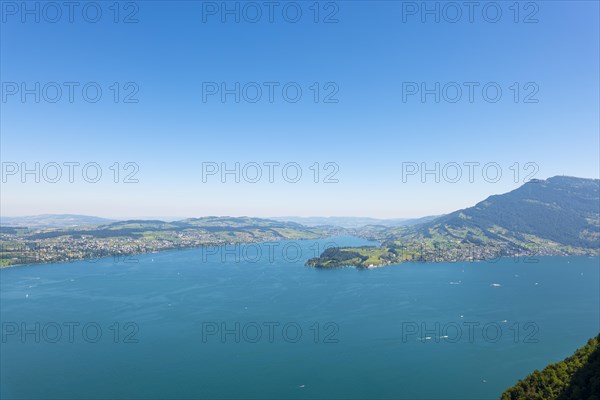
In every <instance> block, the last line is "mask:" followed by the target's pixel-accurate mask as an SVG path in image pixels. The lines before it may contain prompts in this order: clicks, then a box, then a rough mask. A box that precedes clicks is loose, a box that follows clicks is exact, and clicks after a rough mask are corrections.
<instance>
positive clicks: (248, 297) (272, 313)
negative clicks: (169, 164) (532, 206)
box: [0, 237, 600, 399]
mask: <svg viewBox="0 0 600 400" xmlns="http://www.w3.org/2000/svg"><path fill="white" fill-rule="evenodd" d="M331 242H335V244H337V245H357V244H366V243H368V242H365V241H363V240H361V239H356V238H352V237H337V238H333V239H328V240H319V241H297V242H281V243H278V244H277V245H275V244H272V243H269V244H263V245H261V247H257V246H243V247H228V248H226V249H224V248H219V249H216V248H212V249H190V250H182V251H168V252H162V253H156V254H145V255H139V256H134V257H133V258H132V259H117V260H115V259H113V258H106V259H101V260H95V261H94V262H90V261H79V262H73V263H61V264H51V265H36V266H25V267H17V268H8V269H2V270H1V271H0V279H1V281H0V294H1V303H0V312H1V313H0V319H1V322H2V328H3V329H2V343H1V350H2V351H1V352H0V367H1V368H0V379H1V381H2V385H1V389H0V397H2V398H27V399H34V398H61V399H64V398H76V399H81V398H92V397H93V398H127V397H130V398H163V399H164V398H229V399H230V398H277V399H283V398H330V397H334V398H394V399H409V398H411V399H412V398H415V399H419V398H420V399H451V398H453V399H487V398H489V399H492V398H497V397H498V396H499V395H500V393H501V392H502V391H503V390H504V389H505V388H507V387H508V386H511V385H513V384H514V383H515V382H516V381H517V380H518V379H519V378H522V377H524V376H525V375H527V374H528V373H530V372H532V371H533V370H534V369H536V368H537V369H540V368H543V367H544V366H546V365H547V364H548V363H550V362H554V361H558V360H561V359H563V358H564V357H566V356H568V355H570V354H572V353H573V352H574V351H575V349H576V348H577V347H581V346H582V345H584V344H585V342H586V341H587V340H588V339H589V338H590V337H592V336H594V335H597V334H598V332H599V330H600V321H599V318H600V317H599V314H600V310H599V302H600V301H599V293H600V288H599V281H600V275H599V269H600V268H599V261H600V260H599V259H598V258H597V257H595V258H589V257H540V258H537V259H535V258H534V259H514V258H505V259H501V260H497V261H495V262H479V263H468V262H464V263H426V264H417V263H415V264H402V265H396V266H389V267H386V268H378V269H372V270H367V271H359V270H355V269H352V268H346V269H337V270H316V269H312V268H308V267H305V266H304V262H305V261H306V259H308V258H310V257H313V256H315V253H318V252H320V251H322V250H323V247H324V246H325V245H326V244H327V243H331ZM536 261H537V262H536ZM451 282H452V283H451ZM494 284H496V285H500V286H492V285H494ZM36 324H37V325H36ZM446 336H447V337H446Z"/></svg>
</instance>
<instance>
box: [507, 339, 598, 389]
mask: <svg viewBox="0 0 600 400" xmlns="http://www.w3.org/2000/svg"><path fill="white" fill-rule="evenodd" d="M599 341H600V335H599V336H597V337H595V338H593V339H590V340H589V341H588V343H587V344H586V345H585V346H584V347H582V348H581V349H579V350H577V351H576V352H575V354H573V355H572V356H571V357H568V358H566V359H565V360H563V361H561V362H557V363H555V364H550V365H548V366H547V367H546V368H544V369H543V370H542V371H541V372H540V371H537V370H536V371H535V372H533V373H532V374H531V375H529V376H527V377H526V378H525V379H523V380H521V381H519V382H518V383H517V384H516V385H515V386H513V387H512V388H510V389H508V390H506V391H505V392H504V393H503V394H502V397H501V400H599V399H600V345H599Z"/></svg>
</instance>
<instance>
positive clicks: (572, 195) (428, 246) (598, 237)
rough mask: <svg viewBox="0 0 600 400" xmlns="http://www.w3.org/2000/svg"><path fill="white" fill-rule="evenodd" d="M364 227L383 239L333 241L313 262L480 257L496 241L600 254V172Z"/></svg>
mask: <svg viewBox="0 0 600 400" xmlns="http://www.w3.org/2000/svg"><path fill="white" fill-rule="evenodd" d="M358 234H361V232H360V231H359V232H358ZM362 234H363V236H365V237H368V238H371V239H375V240H379V241H381V242H383V246H381V247H379V248H345V249H341V250H332V249H328V250H327V253H325V254H323V255H322V256H321V257H318V258H315V259H312V260H309V262H308V264H309V265H312V266H317V267H336V266H342V265H354V266H357V267H369V266H379V265H386V264H391V263H398V262H402V261H411V260H423V261H431V260H432V259H440V260H461V259H477V258H484V257H489V256H492V255H493V253H494V251H496V250H495V249H497V251H498V252H500V251H502V252H504V253H505V254H509V253H519V252H535V253H536V254H541V255H552V254H598V253H599V252H600V180H598V179H585V178H575V177H566V176H556V177H553V178H549V179H547V180H531V181H530V182H528V183H526V184H524V185H523V186H521V187H519V188H517V189H515V190H513V191H511V192H508V193H505V194H502V195H495V196H490V197H488V198H487V199H485V200H484V201H482V202H480V203H477V204H476V205H475V206H473V207H469V208H466V209H464V210H458V211H455V212H453V213H450V214H447V215H443V216H441V217H438V218H435V219H433V220H431V221H428V222H424V223H421V224H416V225H413V226H401V227H389V228H386V229H377V230H374V229H370V230H364V231H363V232H362Z"/></svg>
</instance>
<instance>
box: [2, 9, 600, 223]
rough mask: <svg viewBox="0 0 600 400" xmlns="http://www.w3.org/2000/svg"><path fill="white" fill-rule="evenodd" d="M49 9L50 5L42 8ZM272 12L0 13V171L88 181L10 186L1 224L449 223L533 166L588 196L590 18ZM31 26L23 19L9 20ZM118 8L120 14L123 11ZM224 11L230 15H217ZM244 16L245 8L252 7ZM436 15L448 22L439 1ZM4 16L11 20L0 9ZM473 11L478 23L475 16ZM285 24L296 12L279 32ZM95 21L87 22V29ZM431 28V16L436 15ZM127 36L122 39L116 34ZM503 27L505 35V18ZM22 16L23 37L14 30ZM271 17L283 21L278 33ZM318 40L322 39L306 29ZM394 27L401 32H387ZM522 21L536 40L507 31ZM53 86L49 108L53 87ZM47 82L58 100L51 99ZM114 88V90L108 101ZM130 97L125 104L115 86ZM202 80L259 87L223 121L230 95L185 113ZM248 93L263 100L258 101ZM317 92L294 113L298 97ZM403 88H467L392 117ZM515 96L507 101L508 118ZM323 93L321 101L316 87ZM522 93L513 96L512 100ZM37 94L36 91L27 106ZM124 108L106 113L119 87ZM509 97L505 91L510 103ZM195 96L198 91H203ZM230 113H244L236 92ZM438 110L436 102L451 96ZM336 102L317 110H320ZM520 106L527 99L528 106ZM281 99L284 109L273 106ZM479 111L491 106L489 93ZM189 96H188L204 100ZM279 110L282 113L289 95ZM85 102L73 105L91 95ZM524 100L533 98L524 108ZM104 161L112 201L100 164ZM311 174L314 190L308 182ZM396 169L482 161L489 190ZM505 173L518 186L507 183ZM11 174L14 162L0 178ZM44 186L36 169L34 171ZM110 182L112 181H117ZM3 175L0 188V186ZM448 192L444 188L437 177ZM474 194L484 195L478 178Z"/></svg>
mask: <svg viewBox="0 0 600 400" xmlns="http://www.w3.org/2000/svg"><path fill="white" fill-rule="evenodd" d="M61 3H62V2H58V4H61ZM289 3H293V2H280V6H278V7H276V8H275V9H274V14H273V22H269V15H268V14H269V10H268V9H267V8H265V7H264V6H263V8H262V10H261V11H262V16H261V18H260V19H259V20H258V22H256V23H252V22H251V21H248V20H249V19H252V18H254V17H255V15H256V14H255V10H254V9H251V8H246V9H244V5H245V3H239V7H240V22H239V23H237V22H235V15H225V17H226V19H225V21H224V22H223V21H222V18H223V16H222V14H221V12H222V10H221V9H218V10H216V14H213V12H214V11H215V10H214V7H215V6H216V7H217V8H221V7H222V2H220V1H219V2H208V3H207V2H199V1H185V2H183V1H181V2H172V1H171V2H161V1H138V2H122V3H120V7H119V8H120V10H119V11H120V12H119V15H118V16H117V19H118V20H119V23H115V22H114V18H115V14H114V9H113V8H111V7H113V6H112V5H113V2H112V1H109V2H98V3H95V4H100V5H101V7H100V9H101V10H102V16H101V17H100V19H99V21H98V22H96V23H91V22H88V21H87V20H86V19H85V18H83V15H82V9H81V8H82V6H83V5H85V4H87V3H86V2H81V5H82V6H80V7H79V8H77V9H75V10H74V11H73V22H72V23H70V22H69V10H68V9H67V8H63V9H62V10H61V12H62V17H60V18H58V21H57V22H55V23H52V22H51V21H49V20H51V19H53V18H55V16H56V13H55V11H56V10H53V9H51V8H45V9H44V5H45V3H38V4H39V5H38V7H40V14H39V17H40V22H36V21H35V17H36V15H35V14H31V15H30V14H27V13H25V14H23V10H22V9H21V7H22V6H21V2H20V1H19V2H2V25H1V39H0V44H1V50H0V69H1V81H2V83H3V87H2V96H3V98H2V103H0V105H1V107H2V110H1V123H0V124H1V125H0V128H1V133H2V135H1V150H0V152H1V156H2V162H3V163H4V164H3V166H4V168H5V169H6V168H10V167H9V166H8V164H7V163H17V165H19V168H20V167H21V163H26V165H28V166H29V167H30V168H33V166H34V163H35V162H39V163H40V165H41V166H42V167H43V166H47V165H49V164H48V163H52V162H56V163H58V164H60V165H63V163H64V162H79V163H80V164H81V165H83V164H85V163H88V162H96V163H98V165H100V167H101V168H102V173H103V175H102V179H100V181H99V182H98V183H88V182H86V181H85V180H83V179H82V178H81V170H80V169H77V168H76V169H75V176H74V182H73V183H71V182H69V181H68V178H67V177H66V173H67V172H68V170H67V167H65V166H63V167H62V173H63V177H62V179H60V180H59V181H58V182H57V183H51V182H49V181H48V180H47V179H44V177H43V176H42V177H41V182H40V183H36V182H34V177H33V176H32V175H27V176H25V178H26V179H25V182H21V181H22V179H21V175H20V171H19V172H18V173H17V174H16V175H7V176H6V177H5V178H6V179H5V181H6V182H5V183H3V184H2V193H1V200H2V205H1V210H0V211H1V213H2V215H28V214H39V213H78V214H92V215H99V216H107V217H136V216H137V217H139V216H175V217H176V216H182V217H187V216H201V215H253V216H284V215H301V216H311V215H323V216H328V215H336V216H341V215H354V216H372V217H390V218H392V217H416V216H422V215H429V214H439V213H445V212H450V211H453V210H455V209H458V208H464V207H468V206H471V205H473V204H474V203H476V202H477V201H479V200H481V199H483V198H485V197H487V196H488V195H491V194H496V193H502V192H506V191H509V190H512V189H513V188H516V187H517V186H519V185H520V184H522V180H523V178H524V177H525V175H526V173H527V172H528V171H533V170H532V169H529V170H525V169H524V165H525V164H526V163H528V162H530V163H535V165H536V166H537V169H536V174H535V177H536V178H547V177H549V176H553V175H559V174H565V175H573V176H580V177H588V178H598V175H599V168H600V165H599V160H600V154H599V151H600V142H599V131H600V128H599V114H598V113H599V111H598V110H599V109H600V104H599V85H600V82H599V78H598V71H599V69H600V66H599V46H600V44H599V7H598V2H597V1H542V2H535V3H534V6H532V5H531V4H528V3H531V2H521V3H520V5H519V15H518V16H515V9H514V8H511V7H512V4H513V2H512V1H510V2H496V3H493V4H494V5H499V8H500V10H501V12H502V15H501V17H500V19H499V21H498V22H496V23H492V22H489V21H488V20H492V19H493V18H495V16H494V13H495V8H489V7H488V8H487V9H486V10H487V14H485V15H484V14H483V11H482V8H483V6H485V5H486V4H488V3H490V2H480V6H479V7H478V8H475V10H474V14H473V22H469V15H468V9H466V8H463V9H462V10H461V11H462V13H463V15H462V17H461V18H460V19H459V20H458V22H456V23H451V22H448V21H446V20H445V18H444V17H446V19H450V18H453V17H454V15H455V10H452V9H449V8H445V9H444V5H445V3H436V2H428V3H427V4H428V5H429V6H430V7H431V8H434V7H436V4H438V7H440V13H441V14H440V22H439V23H438V22H436V21H435V16H432V15H425V17H426V20H425V22H422V20H421V17H422V15H421V14H420V12H421V11H422V10H420V9H419V10H416V14H415V15H413V14H412V12H413V11H414V9H413V8H411V7H413V6H414V5H416V6H417V7H421V4H422V2H417V3H412V2H400V1H399V2H391V1H385V2H384V1H381V2H377V1H372V2H371V1H370V2H366V1H338V2H320V4H319V5H320V12H319V15H318V20H319V22H318V23H315V22H314V18H315V13H314V6H313V2H312V1H310V2H295V3H293V4H292V5H290V6H288V9H287V14H286V15H285V18H284V15H283V11H282V8H283V7H282V6H283V5H286V4H289ZM27 4H28V7H30V8H31V9H35V4H36V2H28V3H27ZM132 4H133V5H132ZM227 4H228V7H230V8H231V9H234V7H235V6H236V2H228V3H227ZM253 4H258V5H261V4H263V2H262V1H261V2H257V3H253ZM455 4H462V2H458V3H455ZM15 7H16V8H17V9H15ZM490 7H491V6H490ZM296 8H300V9H301V10H302V16H301V17H300V20H299V21H298V22H297V23H291V22H288V20H290V19H293V18H294V13H295V10H296ZM94 12H95V9H93V8H92V7H88V9H87V13H88V14H87V16H88V17H87V18H88V19H93V18H94ZM444 13H445V14H444ZM130 14H133V16H132V17H131V18H134V19H137V21H138V22H137V23H123V19H125V18H126V16H128V15H130ZM515 17H517V19H518V21H519V22H518V23H515V21H514V19H515ZM22 18H25V22H22ZM286 18H287V20H286ZM326 18H329V19H337V21H338V22H337V23H324V21H323V20H324V19H326ZM403 19H404V20H405V21H403ZM533 19H536V20H537V21H538V22H537V23H525V22H524V20H528V21H530V20H533ZM23 82H25V83H26V86H27V87H28V88H30V89H31V88H34V87H35V83H36V82H40V87H41V89H40V91H39V93H40V96H41V100H40V102H39V103H36V102H35V94H29V95H26V97H25V101H24V102H23V101H22V99H21V92H20V91H21V89H22V88H21V87H20V86H17V89H18V92H17V93H16V94H11V93H12V92H14V90H15V87H14V86H13V83H16V84H17V85H21V84H22V83H23ZM48 82H57V83H58V84H59V85H63V86H62V87H63V92H62V97H60V99H59V100H58V101H57V102H56V103H51V102H49V101H47V100H48V99H50V98H53V97H54V96H55V94H54V93H55V92H54V90H55V88H54V87H53V86H52V84H51V85H49V86H48V85H47V84H48ZM65 82H78V83H80V86H77V87H76V88H75V89H74V99H73V102H72V103H71V102H70V101H69V99H68V89H67V87H66V86H64V83H65ZM88 82H96V83H97V84H98V85H99V86H100V87H101V89H102V97H101V98H100V100H99V101H98V102H96V103H91V102H88V101H86V100H85V99H84V98H83V97H82V93H81V88H82V86H83V85H84V84H86V83H88ZM114 82H119V83H120V85H119V86H120V91H119V98H118V100H119V101H118V102H117V103H115V102H114V100H113V95H114V87H113V89H111V88H110V87H111V85H112V84H113V83H114ZM127 82H133V83H134V85H133V86H128V87H125V83H127ZM203 82H216V83H218V84H220V83H221V82H225V83H226V84H227V86H228V87H229V88H233V87H234V85H235V82H240V86H241V87H243V86H244V85H245V84H247V83H248V82H257V83H258V84H259V85H262V87H263V88H264V90H263V96H262V98H261V99H260V100H259V101H258V102H256V103H250V102H248V101H246V100H245V99H244V98H243V96H242V99H241V100H240V102H239V103H236V102H235V101H234V95H228V97H226V101H225V102H222V101H221V98H220V96H219V94H217V95H212V96H208V97H207V98H206V101H203ZM264 82H278V83H280V85H279V86H277V87H276V88H275V92H274V100H273V102H269V101H268V99H267V97H268V92H267V89H266V87H265V86H264ZM288 82H294V83H295V84H297V85H299V86H300V88H301V89H302V91H303V92H302V98H301V99H300V100H299V101H298V102H296V103H291V102H288V101H286V100H284V98H283V97H282V93H281V88H282V86H283V85H285V84H286V83H288ZM315 82H318V83H319V86H320V90H319V101H318V102H317V103H315V102H314V99H313V96H314V94H315V91H314V87H313V89H311V86H312V85H313V84H314V83H315ZM406 82H416V83H418V84H420V83H422V82H425V83H426V85H427V87H429V88H433V87H434V85H435V83H436V82H440V86H441V87H443V86H444V85H445V84H446V83H448V82H457V83H458V84H460V85H463V83H464V82H477V83H479V86H477V87H476V88H475V92H474V95H475V97H474V100H473V102H469V100H468V93H467V89H466V87H465V86H463V87H464V88H465V89H464V91H463V96H462V98H461V99H460V100H459V101H458V102H456V103H451V102H449V101H446V100H445V99H444V98H443V97H442V98H441V100H440V102H439V103H436V102H435V101H434V95H428V96H427V97H426V98H425V102H422V101H421V97H420V95H419V94H417V95H414V96H409V97H407V98H406V101H404V99H403V93H404V94H406V90H407V87H406V84H403V83H406ZM488 82H495V83H496V84H497V85H498V86H499V87H500V88H501V89H502V91H503V92H502V97H501V98H500V100H499V101H498V102H496V103H492V102H490V101H486V100H485V99H484V98H483V97H482V94H481V88H482V87H483V85H485V84H486V83H488ZM515 82H518V83H519V87H520V90H519V97H518V102H516V103H515V102H514V95H515V90H514V88H515V87H514V86H512V85H513V84H514V83H515ZM327 83H332V84H330V85H329V86H326V84H327ZM528 83H531V84H530V85H529V86H527V87H525V85H526V84H528ZM44 85H46V89H47V91H46V92H45V93H42V92H43V89H42V88H43V87H44ZM136 87H137V88H138V89H139V91H138V92H137V93H136V94H135V95H134V96H133V98H134V99H138V100H139V101H138V102H137V103H124V102H123V100H124V97H125V95H126V94H128V93H131V92H132V91H133V89H134V88H136ZM511 87H512V89H511ZM206 88H207V87H206V85H205V90H206ZM248 88H249V89H248V90H249V91H248V92H247V95H248V96H247V98H249V97H254V92H253V91H252V90H254V89H253V86H252V85H251V86H248ZM448 88H449V89H448V90H449V91H448V92H447V93H446V94H447V98H450V97H453V96H454V94H453V93H454V92H452V90H454V89H453V86H449V87H448ZM334 90H337V93H336V94H335V95H333V97H332V98H333V99H337V100H338V102H337V103H325V102H323V100H324V98H325V96H326V95H328V94H330V93H331V92H332V91H334ZM534 91H537V93H536V94H534V95H532V96H530V97H527V96H528V95H530V94H531V93H532V92H534ZM289 93H292V95H293V92H289ZM490 93H491V92H490ZM204 95H205V96H206V92H204ZM292 95H291V96H292ZM91 96H93V93H92V95H91ZM525 99H537V100H538V102H537V103H526V102H524V100H525ZM271 161H273V162H280V163H281V164H285V163H289V162H295V163H298V165H300V167H301V168H302V173H303V175H302V179H301V180H300V181H299V182H298V183H288V182H286V181H285V180H284V179H283V178H282V176H281V170H280V169H275V176H274V181H275V182H273V183H270V182H269V181H268V179H267V177H266V176H265V175H266V172H267V168H266V167H263V178H262V179H261V180H260V181H259V182H257V183H249V182H247V181H245V180H244V179H243V177H242V178H241V182H240V183H235V182H234V181H233V176H226V178H227V181H226V182H225V183H222V182H221V180H220V178H219V177H218V175H216V176H208V177H207V179H205V180H206V181H207V182H203V177H202V163H203V162H216V163H219V164H220V163H221V162H225V163H227V165H229V166H230V167H231V168H233V165H234V163H235V162H239V163H241V166H243V165H245V163H248V162H256V163H258V164H261V165H262V164H263V163H264V162H271ZM115 162H119V163H120V168H121V175H120V176H119V183H114V182H113V170H111V169H110V166H111V165H113V164H114V163H115ZM127 162H134V163H136V164H137V165H138V166H139V171H138V172H137V173H136V175H135V178H137V179H138V180H139V182H138V183H123V182H122V180H123V178H124V175H125V174H126V172H124V171H123V166H124V164H125V163H127ZM315 162H319V163H320V164H319V167H320V169H321V174H320V175H319V179H318V180H319V182H318V183H315V182H314V181H313V179H314V171H313V170H311V169H310V168H309V167H310V166H311V165H313V164H314V163H315ZM327 162H332V163H335V164H336V165H337V166H338V167H339V171H337V173H336V175H335V178H337V179H338V180H339V182H338V183H323V182H322V181H323V179H324V176H325V174H326V173H327V172H328V171H329V172H330V171H333V169H329V170H327V171H325V170H324V169H323V168H324V164H325V163H327ZM405 162H416V163H418V164H420V163H422V162H424V163H427V165H428V166H429V167H430V168H433V166H434V164H435V163H436V162H439V163H440V165H441V166H444V165H447V163H450V162H455V163H458V164H459V165H464V164H463V163H465V162H479V163H480V164H481V165H483V164H486V163H491V162H493V163H497V164H498V165H499V166H500V167H501V168H502V173H503V174H502V178H501V179H500V180H499V181H498V182H495V183H494V182H488V181H486V179H484V178H483V177H482V173H481V168H480V167H479V168H477V167H476V168H475V175H474V182H472V183H471V182H469V180H468V178H467V177H466V173H467V172H468V170H467V168H466V167H464V166H463V174H465V175H463V178H462V179H460V180H459V182H457V183H450V182H449V181H448V180H444V179H443V177H442V179H441V182H440V183H436V182H435V181H434V178H433V176H431V175H428V176H426V177H425V178H426V182H425V183H422V182H421V178H420V175H415V176H409V177H407V179H404V180H405V182H403V177H402V165H403V163H405ZM515 162H518V163H519V168H520V170H521V174H520V175H519V179H520V180H521V182H520V183H516V182H515V180H514V176H513V174H514V170H511V169H510V167H511V166H513V165H514V163H515ZM10 165H14V164H10ZM48 171H49V169H48ZM128 171H132V169H129V170H128ZM4 172H6V171H4ZM452 175H453V174H452ZM488 180H489V179H488Z"/></svg>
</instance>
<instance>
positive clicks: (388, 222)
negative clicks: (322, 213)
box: [271, 215, 439, 229]
mask: <svg viewBox="0 0 600 400" xmlns="http://www.w3.org/2000/svg"><path fill="white" fill-rule="evenodd" d="M437 217H439V215H436V216H427V217H421V218H394V219H380V218H369V217H271V219H273V220H276V221H291V222H297V223H299V224H302V225H305V226H321V225H329V226H339V227H340V228H350V229H351V228H360V227H363V226H367V225H377V226H410V225H416V224H419V223H423V222H427V221H431V220H433V219H435V218H437Z"/></svg>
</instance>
